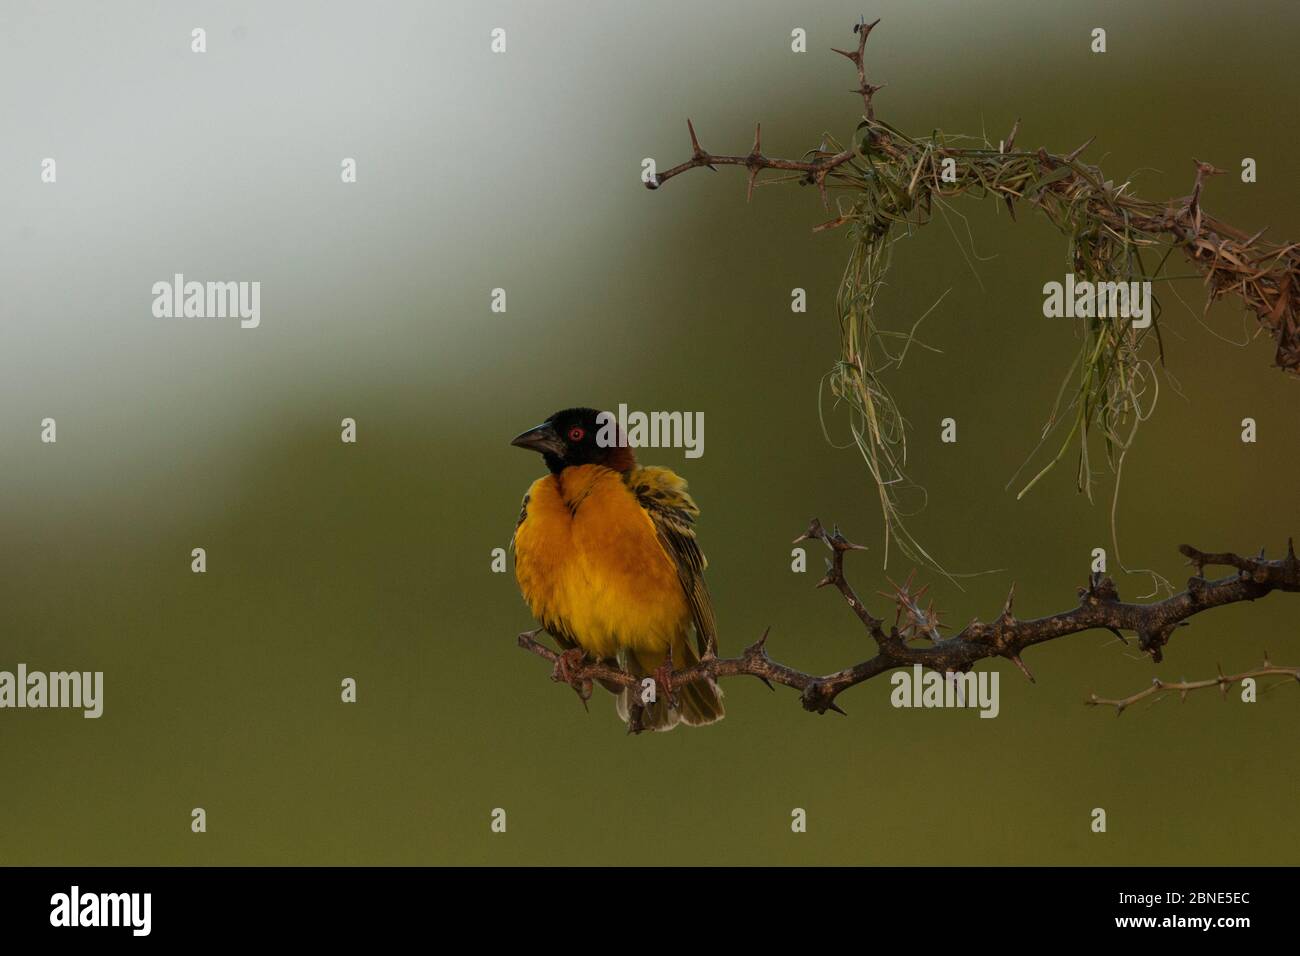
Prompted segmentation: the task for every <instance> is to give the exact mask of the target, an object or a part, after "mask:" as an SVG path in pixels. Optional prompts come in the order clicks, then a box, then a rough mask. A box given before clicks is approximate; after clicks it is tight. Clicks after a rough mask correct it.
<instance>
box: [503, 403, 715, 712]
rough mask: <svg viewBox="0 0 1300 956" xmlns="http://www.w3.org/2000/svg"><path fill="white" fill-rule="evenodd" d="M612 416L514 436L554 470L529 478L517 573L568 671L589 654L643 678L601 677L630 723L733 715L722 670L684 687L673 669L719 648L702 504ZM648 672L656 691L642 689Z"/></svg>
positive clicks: (546, 425)
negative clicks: (698, 527)
mask: <svg viewBox="0 0 1300 956" xmlns="http://www.w3.org/2000/svg"><path fill="white" fill-rule="evenodd" d="M606 416H609V413H602V412H598V411H597V410H595V409H592V408H568V409H564V410H563V411H559V412H556V413H555V414H553V415H551V416H550V417H549V418H547V419H546V420H545V421H544V422H542V424H540V425H538V426H536V427H535V428H530V429H528V430H527V431H525V432H523V433H522V434H520V435H517V436H516V437H515V438H514V439H513V440H512V441H511V442H510V444H511V445H514V446H516V447H519V448H524V449H529V450H532V451H536V452H539V453H540V454H541V456H542V459H543V461H544V462H545V463H546V467H547V471H548V473H547V474H546V475H544V476H543V477H541V478H538V479H537V480H536V481H534V482H533V483H532V484H531V485H530V487H529V488H528V492H527V494H525V495H524V499H523V504H522V506H521V507H520V510H519V518H518V521H517V522H516V523H515V532H514V537H513V539H512V546H513V548H514V552H515V580H516V581H517V582H518V584H519V590H520V593H521V594H522V595H523V598H524V601H525V603H527V605H528V607H529V609H530V611H531V612H532V614H533V617H534V618H535V619H536V621H537V623H538V624H540V625H541V626H542V627H543V628H544V629H545V630H546V631H547V632H548V633H549V634H551V636H552V637H553V638H554V639H555V641H556V643H557V644H558V645H559V646H560V648H561V650H562V653H561V655H560V658H559V660H558V661H557V664H556V670H557V673H558V674H559V675H560V676H561V678H562V679H565V680H567V679H568V678H567V673H568V670H569V669H570V668H573V667H575V666H577V665H578V664H580V663H581V662H583V661H585V660H592V661H598V662H601V663H604V664H607V665H612V666H616V667H618V668H620V669H621V670H622V671H623V672H624V673H626V674H629V675H631V676H632V677H635V678H638V680H637V681H636V682H635V685H634V686H631V687H629V686H624V685H623V684H620V683H617V682H614V681H607V682H602V684H603V686H604V687H605V688H606V689H607V690H609V691H610V692H611V693H613V694H615V708H616V712H617V713H618V715H619V718H620V719H622V720H623V721H624V722H625V723H626V724H627V726H628V731H629V732H632V733H640V732H641V731H644V730H652V731H667V730H672V729H673V728H674V727H676V726H677V725H678V724H679V723H680V724H685V725H686V726H689V727H699V726H704V725H706V724H712V723H715V722H716V721H719V720H721V719H722V718H723V716H724V714H725V709H724V707H723V704H722V689H721V688H720V687H719V686H718V685H717V683H716V682H715V681H713V680H712V679H711V678H709V679H704V680H700V681H692V682H689V683H685V684H683V685H681V686H678V687H673V686H672V683H671V681H670V679H669V675H670V674H671V673H672V670H673V668H674V666H675V667H677V668H682V669H684V668H687V667H690V666H692V665H694V664H697V663H699V661H700V659H701V655H714V654H716V650H717V624H716V622H715V619H714V614H713V604H712V602H711V600H710V598H709V592H708V589H707V588H706V587H705V584H704V569H705V567H706V566H707V562H706V561H705V558H704V555H703V553H702V552H701V551H700V547H699V544H698V542H697V541H696V538H695V530H694V524H695V520H696V519H697V518H698V517H699V514H700V509H699V508H698V507H697V506H696V504H695V501H694V500H693V499H692V498H691V496H690V495H689V494H688V493H687V490H686V482H685V480H683V479H682V478H681V477H680V476H678V475H677V474H675V473H674V472H672V471H671V470H670V469H668V468H661V467H656V466H641V465H639V464H638V463H637V460H636V455H635V453H634V451H633V449H632V448H631V447H630V445H629V444H628V443H627V441H626V440H625V439H623V437H622V436H621V435H618V433H617V431H616V428H615V427H608V428H607V427H606V426H607V425H612V422H613V416H609V417H606ZM692 633H694V636H695V641H696V643H695V645H694V646H692V644H691V641H690V638H691V635H692ZM670 652H671V654H670ZM649 676H653V677H654V680H655V693H654V695H653V699H652V700H651V699H649V698H650V697H651V695H650V694H647V693H644V690H643V688H644V680H643V679H644V678H646V677H649Z"/></svg>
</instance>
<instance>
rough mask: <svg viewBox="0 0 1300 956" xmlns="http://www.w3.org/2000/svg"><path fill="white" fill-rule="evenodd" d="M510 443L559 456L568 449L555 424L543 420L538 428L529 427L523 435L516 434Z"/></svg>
mask: <svg viewBox="0 0 1300 956" xmlns="http://www.w3.org/2000/svg"><path fill="white" fill-rule="evenodd" d="M510 444H512V445H514V446H516V447H518V448H530V449H532V450H533V451H537V452H541V453H542V454H543V455H545V454H552V455H556V456H559V457H563V455H564V452H565V450H566V449H565V447H564V442H563V441H561V440H560V436H559V435H558V434H556V432H555V426H553V425H552V424H551V423H550V422H543V423H542V424H540V425H538V426H537V427H536V428H530V429H528V431H526V432H524V433H523V434H522V435H516V436H515V437H514V438H512V439H511V440H510Z"/></svg>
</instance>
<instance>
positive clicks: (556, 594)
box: [515, 465, 691, 657]
mask: <svg viewBox="0 0 1300 956" xmlns="http://www.w3.org/2000/svg"><path fill="white" fill-rule="evenodd" d="M525 511H526V515H525V517H524V520H523V522H522V523H521V524H520V525H519V528H518V529H517V530H516V532H515V578H516V579H517V580H518V582H519V589H520V590H521V591H522V592H523V595H524V600H526V601H527V602H528V605H529V607H530V608H531V609H532V612H533V616H534V617H536V618H537V620H538V621H539V622H540V623H541V624H542V625H543V626H545V627H547V628H548V629H550V630H555V631H557V632H558V633H561V634H563V635H565V636H567V637H569V638H571V639H572V640H574V641H577V642H578V644H579V645H580V646H581V647H582V648H583V649H584V650H586V651H587V652H588V654H590V655H592V656H595V657H612V656H614V655H615V654H616V653H617V652H618V651H619V650H620V649H623V648H634V649H637V650H645V651H651V652H655V653H659V654H662V653H663V651H664V650H665V649H667V648H668V647H669V645H670V643H672V642H674V641H677V642H680V641H681V640H682V638H683V635H685V634H686V633H687V631H688V629H689V627H690V621H691V614H690V609H689V607H688V605H687V603H686V597H685V595H684V593H683V591H682V586H681V582H680V581H679V579H678V577H677V570H676V567H675V566H674V564H673V562H672V559H671V558H669V556H668V554H667V553H666V552H665V551H664V549H663V547H662V546H661V545H660V544H659V540H658V537H657V535H656V534H655V528H654V523H653V522H652V521H651V520H650V516H649V515H648V514H646V512H645V509H643V508H642V507H641V505H640V504H639V503H638V502H637V499H636V496H635V495H634V494H633V493H632V492H631V490H629V489H628V487H627V485H626V484H624V482H623V479H622V477H621V476H620V475H619V474H618V473H617V472H615V471H612V470H610V469H608V468H604V467H602V466H600V465H582V466H579V467H576V468H566V469H565V470H564V471H563V472H562V473H561V474H560V475H547V476H546V477H545V478H539V479H538V480H537V481H535V482H533V485H532V487H531V488H530V489H529V491H528V503H527V505H526V506H525Z"/></svg>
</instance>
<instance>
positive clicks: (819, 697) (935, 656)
mask: <svg viewBox="0 0 1300 956" xmlns="http://www.w3.org/2000/svg"><path fill="white" fill-rule="evenodd" d="M809 540H817V541H821V542H822V543H823V544H825V545H826V547H827V549H828V550H829V552H830V558H829V559H828V560H827V562H826V576H825V577H823V578H822V579H821V581H820V582H819V583H818V585H817V586H818V587H819V588H820V587H826V586H828V585H829V586H833V587H835V588H836V590H838V591H839V592H840V594H841V595H842V596H843V598H844V600H845V601H846V602H847V603H848V605H849V608H850V609H851V610H852V611H853V612H854V614H856V615H857V617H858V620H859V621H860V622H861V623H862V626H863V627H864V628H865V629H866V631H867V633H868V634H869V635H870V636H871V639H872V641H873V642H874V644H875V646H876V653H875V655H874V656H873V657H871V658H868V659H867V660H864V661H862V662H861V663H858V664H854V665H852V666H851V667H846V668H844V669H843V670H839V671H835V672H834V673H831V674H823V675H820V676H817V675H813V674H806V673H804V672H803V671H799V670H796V669H794V668H793V667H789V666H788V665H786V664H782V663H780V662H778V661H774V660H772V658H771V657H769V656H768V653H767V639H768V634H769V631H764V632H763V636H762V637H760V638H759V639H758V640H757V641H755V642H754V643H753V644H751V645H750V646H749V647H747V648H745V649H744V651H742V652H741V654H740V656H739V657H717V656H716V655H715V654H713V653H711V652H710V653H706V654H705V656H704V659H703V660H701V661H700V662H699V663H698V664H695V665H694V666H692V667H688V668H685V669H684V670H674V671H673V672H672V673H671V674H670V676H669V682H670V683H671V684H672V685H673V686H681V685H683V684H688V683H691V682H693V681H699V680H705V679H706V678H712V679H715V680H716V679H719V678H723V677H736V676H739V675H748V676H751V677H757V678H758V679H759V680H762V681H763V682H764V683H766V684H768V685H769V686H771V685H772V684H783V685H785V686H786V687H792V688H794V689H795V690H797V691H799V692H800V701H801V703H802V704H803V706H804V709H805V710H809V711H814V712H816V713H819V714H824V713H825V712H826V711H828V710H833V711H835V712H836V713H840V714H843V713H844V711H843V710H841V709H840V707H839V705H838V704H837V703H836V698H837V697H838V696H839V695H840V694H841V693H843V692H844V691H845V690H847V689H848V688H850V687H853V686H855V685H857V684H861V683H862V682H864V681H867V680H870V679H871V678H873V677H875V676H877V675H879V674H883V673H885V672H886V671H891V670H894V669H896V668H899V667H911V666H913V665H915V664H920V665H921V666H922V667H925V668H927V669H929V670H933V671H938V672H940V673H946V672H955V673H961V672H965V671H969V670H970V669H971V668H972V667H973V666H974V665H975V663H976V662H978V661H981V660H985V659H987V658H993V657H1004V658H1006V659H1007V660H1010V661H1012V662H1013V663H1015V665H1016V666H1017V667H1019V668H1020V670H1021V672H1022V673H1023V674H1024V675H1025V677H1027V678H1028V679H1029V680H1030V681H1033V680H1034V676H1033V674H1032V673H1031V672H1030V670H1029V668H1028V667H1027V666H1026V665H1025V662H1024V661H1023V660H1022V658H1021V654H1022V652H1023V651H1024V650H1025V649H1026V648H1029V647H1032V646H1034V645H1035V644H1042V643H1044V642H1046V641H1052V640H1056V639H1057V638H1060V637H1065V636H1067V635H1069V634H1077V633H1079V632H1081V631H1088V630H1093V629H1095V628H1100V629H1104V630H1108V631H1110V632H1111V633H1113V634H1114V635H1115V636H1116V637H1118V638H1119V639H1120V640H1121V641H1123V642H1124V643H1128V640H1127V638H1125V637H1124V634H1123V633H1122V632H1124V631H1129V632H1132V633H1134V634H1136V636H1137V642H1138V647H1139V648H1140V649H1141V650H1142V651H1144V652H1145V653H1147V654H1150V655H1151V657H1152V659H1153V660H1155V661H1156V662H1159V661H1160V660H1162V658H1163V656H1164V655H1163V649H1164V647H1165V645H1166V644H1168V643H1169V639H1170V638H1171V637H1172V636H1173V633H1174V631H1175V630H1176V629H1177V628H1179V627H1184V626H1187V624H1188V623H1189V622H1188V620H1187V619H1188V618H1190V617H1192V616H1193V615H1195V614H1199V613H1201V612H1202V611H1207V610H1209V609H1210V608H1215V607H1222V606H1224V605H1227V604H1235V603H1237V602H1240V601H1254V600H1256V599H1258V598H1261V597H1264V596H1265V595H1267V594H1270V593H1271V592H1273V591H1293V592H1300V560H1297V558H1296V554H1295V548H1294V545H1293V543H1292V542H1291V541H1290V540H1288V541H1287V551H1286V556H1285V557H1283V558H1279V559H1276V560H1269V559H1266V558H1265V557H1264V551H1263V550H1262V549H1261V550H1260V553H1259V556H1258V557H1254V558H1249V557H1241V556H1239V555H1236V554H1232V553H1209V552H1205V551H1199V550H1197V549H1196V548H1193V547H1191V546H1190V545H1182V546H1181V547H1180V548H1179V549H1178V550H1179V551H1180V552H1182V554H1183V555H1184V556H1185V557H1186V558H1187V559H1188V564H1190V565H1192V566H1193V567H1194V568H1195V569H1196V572H1195V574H1194V575H1193V576H1192V577H1191V578H1189V579H1188V581H1187V589H1186V590H1185V591H1182V592H1181V593H1179V594H1175V595H1173V596H1172V597H1169V598H1166V599H1165V600H1163V601H1157V602H1154V603H1152V604H1129V603H1126V602H1124V601H1121V600H1120V598H1119V593H1118V591H1117V590H1116V588H1115V584H1114V582H1113V581H1112V580H1111V579H1110V578H1109V577H1106V576H1104V575H1101V574H1093V575H1091V576H1090V578H1089V580H1088V584H1087V585H1086V586H1085V587H1081V588H1079V589H1078V593H1079V603H1078V604H1077V605H1076V606H1075V607H1074V608H1072V609H1071V610H1068V611H1063V612H1061V613H1059V614H1051V615H1048V616H1047V617H1039V618H1033V619H1031V620H1021V619H1019V618H1017V617H1016V616H1015V615H1014V614H1013V613H1012V605H1013V603H1014V598H1015V586H1014V585H1013V586H1012V588H1011V593H1009V594H1008V595H1007V599H1006V602H1005V603H1004V604H1003V607H1002V611H1001V613H1000V614H999V615H998V616H997V617H995V618H994V619H993V620H991V621H988V622H982V621H979V620H972V621H971V622H970V623H969V624H967V625H966V626H965V627H964V628H962V629H961V631H960V632H958V633H957V634H955V635H954V636H952V637H946V638H945V637H943V636H941V635H940V633H939V631H940V629H941V628H942V627H943V625H942V623H941V622H940V620H939V615H938V614H937V613H936V612H935V610H934V608H933V605H932V604H927V605H926V606H925V607H922V605H921V598H922V597H923V596H924V594H925V590H926V589H925V588H920V589H917V590H915V591H914V590H912V586H911V581H910V579H909V580H908V581H907V582H906V583H904V584H902V585H894V590H893V592H892V593H890V594H887V595H885V596H886V597H888V598H889V599H890V600H892V601H893V602H894V604H895V607H896V609H897V610H896V614H895V618H894V622H893V623H892V624H887V623H886V622H885V621H884V620H883V619H881V618H878V617H876V616H875V615H873V614H872V613H871V612H870V611H869V610H868V609H867V606H866V605H865V604H864V603H863V601H862V599H861V598H860V597H858V594H857V592H856V591H855V590H854V588H853V586H852V585H851V584H850V583H849V582H848V579H847V578H846V577H845V576H844V556H845V555H846V554H847V553H848V552H850V551H858V550H864V549H863V548H862V546H861V545H857V544H854V543H853V542H851V541H849V540H848V539H847V538H845V537H844V535H842V534H841V533H840V531H839V529H838V528H835V529H833V530H831V531H827V530H826V528H825V527H823V526H822V523H821V522H820V521H818V520H817V519H816V518H814V519H813V521H812V523H811V524H810V525H809V526H808V530H807V531H805V532H804V533H803V534H801V535H800V536H799V537H798V538H796V539H795V543H796V544H798V543H799V542H801V541H809ZM1209 566H1216V567H1230V568H1235V569H1236V573H1235V574H1231V575H1229V576H1227V577H1223V578H1218V579H1216V580H1209V579H1207V578H1206V577H1205V568H1206V567H1209ZM769 630H770V629H769ZM539 633H540V631H527V632H525V633H523V634H520V635H519V646H520V647H522V648H524V649H525V650H528V651H532V652H533V653H534V654H536V655H538V656H539V657H542V658H544V659H546V660H548V661H551V662H552V663H553V664H554V665H555V669H554V670H553V672H552V674H551V679H552V680H554V681H557V682H560V683H567V684H569V685H570V686H571V687H573V689H574V690H576V691H577V692H578V695H579V696H580V697H581V698H582V699H583V701H584V702H585V701H586V700H587V699H588V698H590V696H591V693H592V685H593V682H594V681H597V680H599V681H601V682H603V683H606V684H609V683H613V684H621V685H623V686H627V687H631V686H634V685H636V684H637V683H638V680H639V679H638V678H636V677H633V676H632V675H630V674H627V673H624V672H623V671H622V670H619V669H618V668H617V667H611V666H609V665H606V664H601V663H599V662H595V661H588V660H585V659H583V660H581V661H578V662H576V663H570V662H569V661H568V660H562V655H561V654H558V653H557V652H555V651H553V650H551V649H550V648H549V647H547V646H546V645H545V644H542V643H541V642H540V641H538V640H537V635H538V634H539ZM1269 674H1289V675H1291V676H1292V677H1295V678H1296V679H1297V680H1298V681H1300V668H1283V667H1274V666H1273V665H1272V664H1270V663H1269V662H1268V661H1267V660H1266V661H1265V663H1264V667H1263V668H1260V669H1258V670H1256V671H1251V672H1247V673H1245V674H1239V675H1235V676H1232V677H1225V676H1224V675H1223V673H1222V671H1220V674H1219V676H1218V678H1215V679H1212V680H1209V681H1203V682H1196V683H1193V684H1187V683H1179V684H1169V683H1161V682H1156V683H1155V684H1153V685H1152V686H1151V687H1150V688H1148V689H1146V690H1144V691H1142V692H1140V693H1138V694H1135V695H1133V696H1132V697H1128V698H1124V699H1123V700H1107V699H1103V698H1098V697H1096V695H1093V697H1092V698H1090V699H1089V700H1088V701H1087V702H1088V703H1089V704H1109V705H1111V706H1114V707H1116V709H1117V711H1118V712H1121V713H1122V712H1123V710H1124V708H1125V707H1126V706H1128V705H1129V704H1131V703H1133V702H1134V701H1136V700H1140V699H1142V698H1144V697H1147V696H1150V695H1152V694H1155V693H1158V692H1161V691H1164V690H1169V691H1175V690H1177V691H1182V692H1183V693H1184V694H1185V693H1186V692H1187V691H1190V690H1195V689H1198V688H1200V687H1211V686H1219V687H1224V688H1226V686H1227V684H1229V683H1233V682H1235V681H1238V680H1241V679H1242V678H1244V677H1255V676H1266V675H1269Z"/></svg>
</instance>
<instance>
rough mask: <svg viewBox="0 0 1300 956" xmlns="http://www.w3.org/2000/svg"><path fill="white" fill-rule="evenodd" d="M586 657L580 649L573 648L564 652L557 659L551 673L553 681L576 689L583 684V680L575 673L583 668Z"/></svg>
mask: <svg viewBox="0 0 1300 956" xmlns="http://www.w3.org/2000/svg"><path fill="white" fill-rule="evenodd" d="M586 656H587V655H586V652H584V651H583V649H582V648H580V647H572V648H570V649H569V650H567V651H562V652H561V653H560V656H559V657H557V658H556V659H555V668H554V669H553V670H552V671H551V680H553V681H555V682H556V683H560V684H568V685H569V686H570V687H575V688H576V687H577V686H578V685H579V684H580V683H582V680H581V679H580V678H579V676H578V675H577V674H576V673H574V672H575V671H577V670H579V669H580V668H581V667H582V662H583V659H584V658H585V657H586Z"/></svg>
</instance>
